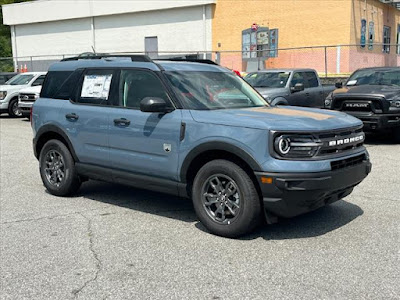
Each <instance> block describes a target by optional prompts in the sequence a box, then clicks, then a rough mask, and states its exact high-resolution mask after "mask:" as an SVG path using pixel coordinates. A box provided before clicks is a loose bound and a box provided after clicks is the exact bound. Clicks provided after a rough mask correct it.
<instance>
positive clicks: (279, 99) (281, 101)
mask: <svg viewBox="0 0 400 300" xmlns="http://www.w3.org/2000/svg"><path fill="white" fill-rule="evenodd" d="M271 105H272V106H276V105H289V102H288V101H287V99H286V98H284V97H276V98H275V99H274V100H272V101H271Z"/></svg>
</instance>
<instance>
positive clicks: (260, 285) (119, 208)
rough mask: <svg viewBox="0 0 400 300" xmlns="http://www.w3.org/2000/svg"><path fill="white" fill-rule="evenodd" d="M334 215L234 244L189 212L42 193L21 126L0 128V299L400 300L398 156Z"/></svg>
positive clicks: (169, 204)
mask: <svg viewBox="0 0 400 300" xmlns="http://www.w3.org/2000/svg"><path fill="white" fill-rule="evenodd" d="M367 148H368V150H369V153H370V155H371V160H372V163H373V170H372V173H371V174H370V176H368V178H367V179H366V180H365V181H363V182H362V183H361V184H360V185H359V186H358V187H357V188H356V189H355V190H354V192H353V193H352V194H351V195H350V196H348V197H346V198H345V199H344V200H341V201H339V202H337V203H335V204H333V205H330V206H327V207H324V208H322V209H319V210H317V211H315V212H312V213H309V214H306V215H303V216H299V217H296V218H293V219H288V220H283V221H281V222H280V223H278V224H274V225H265V226H263V227H261V228H259V229H258V230H257V231H256V232H254V233H253V234H251V235H247V236H245V237H243V238H241V239H238V240H233V239H226V238H221V237H217V236H214V235H212V234H209V233H208V232H207V231H206V230H205V228H204V227H203V226H202V225H201V224H200V223H199V222H198V220H197V218H196V215H195V213H194V210H193V207H192V204H191V202H190V201H189V200H186V199H180V198H176V197H171V196H168V195H162V194H158V193H154V192H149V191H143V190H138V189H134V188H130V187H126V186H121V185H116V184H110V183H104V182H97V181H89V182H87V183H85V184H83V185H82V188H81V189H80V191H79V194H78V195H76V196H74V197H70V198H60V197H55V196H52V195H50V194H49V193H47V192H46V190H45V188H44V187H43V185H42V182H41V179H40V176H39V171H38V162H37V160H36V158H35V157H34V156H33V151H32V130H31V128H30V123H29V122H28V121H27V120H24V119H10V118H8V117H6V116H5V115H2V116H0V154H1V157H0V169H1V171H0V279H1V285H0V299H74V298H76V299H400V145H399V144H394V143H393V142H391V141H390V139H389V138H387V137H378V136H368V138H367Z"/></svg>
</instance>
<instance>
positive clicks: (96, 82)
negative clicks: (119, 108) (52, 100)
mask: <svg viewBox="0 0 400 300" xmlns="http://www.w3.org/2000/svg"><path fill="white" fill-rule="evenodd" d="M116 74H117V71H115V70H111V69H88V70H82V71H81V74H80V78H79V81H78V85H77V88H76V90H75V93H74V95H73V97H72V98H73V99H72V100H71V101H68V102H67V101H66V103H65V105H64V106H63V107H62V112H61V114H60V115H61V120H60V122H61V123H62V128H64V129H65V130H66V131H67V134H68V136H69V138H70V140H71V142H72V144H73V147H74V150H75V153H76V155H77V157H78V159H79V161H80V162H81V163H85V164H91V165H97V166H102V167H111V164H110V158H109V148H108V146H109V141H108V138H109V128H108V124H109V115H110V111H111V110H112V107H111V102H112V99H113V97H114V95H115V93H114V92H113V87H114V84H115V83H114V82H116Z"/></svg>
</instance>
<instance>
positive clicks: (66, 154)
mask: <svg viewBox="0 0 400 300" xmlns="http://www.w3.org/2000/svg"><path fill="white" fill-rule="evenodd" d="M39 167H40V176H41V178H42V181H43V184H44V186H45V187H46V189H47V190H48V191H49V192H50V193H51V194H53V195H56V196H67V195H70V194H73V193H75V192H76V191H77V190H78V189H79V187H80V185H81V180H80V178H79V176H78V174H77V172H76V169H75V162H74V159H73V157H72V155H71V153H70V151H69V150H68V148H67V147H66V146H65V145H64V144H63V143H62V142H60V141H59V140H50V141H48V142H47V143H46V144H45V145H44V146H43V149H42V151H41V152H40V156H39Z"/></svg>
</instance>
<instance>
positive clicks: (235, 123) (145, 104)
mask: <svg viewBox="0 0 400 300" xmlns="http://www.w3.org/2000/svg"><path fill="white" fill-rule="evenodd" d="M32 127H33V132H34V139H33V148H34V152H35V156H36V157H37V158H38V159H39V166H40V175H41V178H42V180H43V183H44V185H45V186H46V188H47V190H48V191H49V192H50V193H52V194H53V195H57V196H66V195H70V194H72V193H74V192H76V191H77V190H78V188H79V186H80V185H81V183H82V182H84V181H85V180H88V179H95V180H104V181H112V182H116V183H122V184H128V185H132V186H134V187H138V188H144V189H150V190H153V191H160V192H165V193H170V194H173V195H178V196H182V197H189V198H192V200H193V204H194V209H195V211H196V213H197V216H198V218H199V219H200V221H201V222H202V223H203V224H204V226H205V227H206V228H207V229H208V230H209V231H210V232H212V233H214V234H217V235H221V236H226V237H237V236H240V235H242V234H245V233H247V232H249V231H251V230H253V229H254V228H255V227H256V226H257V224H259V223H260V221H262V219H263V218H264V219H266V221H267V222H269V223H273V222H276V221H277V218H278V217H292V216H296V215H298V214H302V213H305V212H308V211H311V210H314V209H317V208H319V207H322V206H324V205H326V204H329V203H332V202H335V201H337V200H339V199H341V198H343V197H345V196H347V195H349V194H350V193H351V192H352V190H353V188H354V187H355V186H356V185H357V184H359V183H360V182H361V181H362V180H363V179H364V178H365V177H366V176H367V174H368V173H369V172H370V169H371V164H370V161H369V156H368V153H367V151H366V149H365V148H364V146H363V141H364V133H363V131H362V129H361V128H362V122H361V121H360V120H358V119H356V118H354V117H352V116H349V115H347V114H344V113H340V112H334V111H320V110H315V109H309V108H300V107H270V106H269V105H268V103H267V102H266V101H265V100H264V99H263V98H262V97H261V95H260V94H258V93H257V92H256V91H255V90H254V89H253V88H252V87H251V86H250V85H248V84H247V83H246V82H245V81H244V80H243V79H241V78H240V77H239V76H237V75H235V74H233V73H232V72H231V71H230V70H228V69H225V68H223V67H220V66H218V65H216V64H215V63H213V62H211V61H207V60H204V61H198V62H191V61H171V60H169V61H162V60H158V61H157V60H156V61H152V60H151V59H149V58H148V57H147V56H118V57H117V56H114V57H111V56H99V57H90V58H86V59H80V58H71V59H67V60H65V61H62V62H59V63H56V64H54V65H52V66H51V67H50V70H49V73H48V75H47V77H46V79H45V82H44V85H43V88H42V91H41V96H40V98H39V99H38V100H37V101H35V103H34V105H33V111H32Z"/></svg>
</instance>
